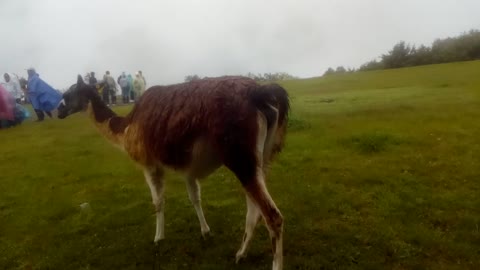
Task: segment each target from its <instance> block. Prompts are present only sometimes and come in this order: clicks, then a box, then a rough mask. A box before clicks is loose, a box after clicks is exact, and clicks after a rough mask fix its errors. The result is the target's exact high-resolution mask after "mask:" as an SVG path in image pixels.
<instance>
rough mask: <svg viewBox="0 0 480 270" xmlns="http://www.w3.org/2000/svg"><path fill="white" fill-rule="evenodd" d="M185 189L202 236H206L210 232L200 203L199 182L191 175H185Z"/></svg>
mask: <svg viewBox="0 0 480 270" xmlns="http://www.w3.org/2000/svg"><path fill="white" fill-rule="evenodd" d="M186 182H187V190H188V197H189V198H190V201H191V202H192V204H193V207H194V208H195V212H197V217H198V221H200V229H201V230H202V236H203V237H206V236H207V235H209V234H210V227H208V224H207V221H206V220H205V216H204V215H203V209H202V204H201V195H200V184H199V183H198V181H197V180H196V179H195V178H193V177H187V179H186Z"/></svg>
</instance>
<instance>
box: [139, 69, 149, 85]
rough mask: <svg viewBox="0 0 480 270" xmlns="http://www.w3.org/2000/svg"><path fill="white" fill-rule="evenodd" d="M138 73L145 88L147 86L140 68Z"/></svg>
mask: <svg viewBox="0 0 480 270" xmlns="http://www.w3.org/2000/svg"><path fill="white" fill-rule="evenodd" d="M138 73H139V74H140V77H141V78H142V80H143V85H145V89H146V88H147V81H146V80H145V77H143V73H142V71H141V70H139V71H138Z"/></svg>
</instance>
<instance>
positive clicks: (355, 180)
mask: <svg viewBox="0 0 480 270" xmlns="http://www.w3.org/2000/svg"><path fill="white" fill-rule="evenodd" d="M282 84H283V85H284V86H285V87H286V89H287V90H288V91H289V93H290V95H291V98H292V115H291V120H290V128H289V133H288V136H287V144H286V148H285V150H284V152H283V153H282V154H281V155H280V156H279V158H278V159H277V161H276V162H275V163H274V166H273V168H272V170H271V175H270V178H269V179H268V185H269V189H270V191H271V194H272V196H273V198H274V200H275V201H276V202H277V205H278V206H279V208H280V209H281V211H282V213H283V215H284V217H285V238H284V248H285V252H284V253H285V269H480V228H479V226H480V167H479V164H480V143H479V142H480V121H479V119H480V62H465V63H453V64H447V65H435V66H425V67H416V68H407V69H399V70H387V71H376V72H367V73H355V74H347V75H333V76H331V77H328V78H315V79H306V80H295V81H287V82H283V83H282ZM128 110H129V108H128V107H121V108H120V107H119V108H117V111H118V112H119V113H120V114H126V113H127V112H128ZM202 188H203V190H202V191H203V193H202V195H203V206H204V210H205V214H206V218H207V221H208V223H209V225H210V228H211V229H212V232H213V233H214V236H213V237H212V238H210V239H208V240H202V239H201V237H200V227H199V224H198V221H197V218H196V215H195V211H194V209H193V207H192V206H191V204H190V202H189V200H188V197H187V192H186V188H185V185H184V182H183V181H182V178H181V176H180V175H178V174H176V173H174V172H169V173H168V175H167V191H166V214H165V215H166V224H165V227H166V240H165V241H163V242H162V243H161V244H160V245H159V246H155V245H153V243H152V240H153V236H154V230H155V228H154V226H155V219H154V213H153V207H152V205H151V198H150V192H149V190H148V188H147V185H146V184H145V182H144V179H143V174H142V173H141V171H140V170H138V168H136V166H135V165H134V164H133V163H132V162H131V161H130V160H129V159H128V158H127V157H126V155H124V154H123V153H121V152H119V151H118V150H117V149H115V148H114V147H113V146H111V145H110V144H109V143H107V142H106V141H105V140H104V139H103V138H102V137H100V135H99V134H98V133H97V132H96V130H95V129H94V127H93V125H92V124H91V123H89V121H88V119H87V118H86V116H85V115H84V114H78V115H74V116H72V117H70V118H67V119H66V120H63V121H61V120H57V119H55V120H50V119H47V120H46V121H45V122H43V123H33V122H27V123H24V124H22V125H21V126H19V127H16V128H13V129H9V130H0V269H270V267H271V250H270V241H269V240H268V234H267V232H266V229H265V228H264V227H263V226H259V227H258V228H257V231H256V232H257V234H256V235H255V237H254V240H253V242H252V246H251V249H250V252H249V256H248V257H247V259H246V260H245V261H243V262H241V263H240V264H239V265H235V264H234V255H235V252H236V250H237V248H238V247H239V245H240V240H241V237H242V235H243V229H244V219H245V211H246V207H245V200H244V195H243V192H242V189H241V186H240V184H239V182H238V181H237V180H236V179H235V178H234V176H233V175H232V174H231V173H230V172H229V171H227V170H225V169H220V170H219V171H217V172H216V173H215V174H213V175H212V176H210V177H209V178H208V179H206V180H205V181H204V182H203V184H202ZM85 202H88V203H89V205H90V207H89V208H87V209H86V210H82V209H81V208H80V205H81V204H82V203H85Z"/></svg>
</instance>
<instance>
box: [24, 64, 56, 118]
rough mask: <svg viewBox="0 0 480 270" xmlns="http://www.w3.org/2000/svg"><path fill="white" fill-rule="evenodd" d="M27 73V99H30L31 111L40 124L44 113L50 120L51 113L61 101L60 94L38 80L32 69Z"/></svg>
mask: <svg viewBox="0 0 480 270" xmlns="http://www.w3.org/2000/svg"><path fill="white" fill-rule="evenodd" d="M27 73H28V85H27V93H28V98H29V99H30V102H31V103H32V106H33V109H34V110H35V113H36V114H37V118H38V119H37V121H38V122H40V121H43V120H44V118H45V115H44V113H43V112H44V111H45V112H46V113H47V115H48V116H50V118H51V117H52V114H51V111H53V110H55V109H56V108H57V107H58V105H59V104H60V101H61V100H62V94H61V93H60V92H59V91H57V90H55V89H53V87H51V86H50V85H48V84H47V83H46V82H44V81H43V80H42V79H40V76H39V75H38V73H37V72H36V71H35V69H34V68H29V69H28V70H27Z"/></svg>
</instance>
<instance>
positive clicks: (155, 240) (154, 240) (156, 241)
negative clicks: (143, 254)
mask: <svg viewBox="0 0 480 270" xmlns="http://www.w3.org/2000/svg"><path fill="white" fill-rule="evenodd" d="M163 239H165V237H155V239H153V243H155V245H158V244H159V243H160V242H162V240H163Z"/></svg>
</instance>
